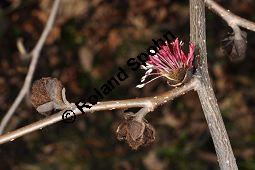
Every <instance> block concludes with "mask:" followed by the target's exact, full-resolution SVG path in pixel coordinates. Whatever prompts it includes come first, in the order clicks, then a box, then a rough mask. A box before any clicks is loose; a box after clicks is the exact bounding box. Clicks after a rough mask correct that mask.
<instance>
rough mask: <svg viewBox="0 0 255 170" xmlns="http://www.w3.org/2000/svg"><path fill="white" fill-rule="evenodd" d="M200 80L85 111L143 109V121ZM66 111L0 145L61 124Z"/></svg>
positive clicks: (11, 135) (10, 134)
mask: <svg viewBox="0 0 255 170" xmlns="http://www.w3.org/2000/svg"><path fill="white" fill-rule="evenodd" d="M198 84H199V82H198V78H197V77H193V78H192V79H191V81H189V82H188V83H186V84H185V85H183V86H181V87H177V88H174V89H173V90H170V91H168V92H165V93H163V94H161V95H158V96H154V97H145V98H138V99H128V100H116V101H106V102H99V103H98V104H96V105H94V106H93V107H91V108H90V109H88V108H84V109H83V111H84V112H85V113H93V112H95V111H102V110H114V109H127V108H141V110H139V111H138V112H137V113H136V118H137V119H141V118H143V117H144V116H145V115H146V114H147V113H148V112H151V111H153V110H154V109H155V108H156V107H158V106H159V105H161V104H164V103H166V102H168V101H170V100H173V99H174V98H176V97H178V96H180V95H183V94H185V93H186V92H188V91H190V90H193V89H194V90H196V89H197V86H198ZM71 109H72V111H73V112H74V113H75V115H81V114H82V113H81V111H80V110H79V109H78V108H76V107H74V108H71ZM65 111H66V110H63V111H60V112H58V113H56V114H54V115H51V116H49V117H46V118H44V119H42V120H40V121H37V122H35V123H32V124H30V125H27V126H25V127H22V128H20V129H17V130H15V131H12V132H8V133H6V134H4V135H1V136H0V144H3V143H6V142H9V141H13V140H14V139H16V138H18V137H21V136H23V135H25V134H28V133H31V132H33V131H36V130H39V129H42V128H44V127H46V126H49V125H51V124H54V123H56V122H59V121H61V120H63V119H62V116H63V113H64V112H65Z"/></svg>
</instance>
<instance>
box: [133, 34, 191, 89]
mask: <svg viewBox="0 0 255 170" xmlns="http://www.w3.org/2000/svg"><path fill="white" fill-rule="evenodd" d="M182 46H183V42H182V41H181V42H179V40H178V38H176V39H175V40H174V41H173V42H172V43H169V44H168V43H165V45H162V46H161V49H159V52H158V53H156V54H155V55H153V56H149V60H148V61H147V62H146V65H145V66H144V65H142V66H141V67H142V69H144V70H146V73H145V75H144V76H143V77H142V79H141V83H142V84H139V85H137V86H136V87H138V88H142V87H144V86H145V85H146V84H148V83H150V82H152V81H154V80H156V79H158V78H160V77H165V78H167V80H168V83H169V84H170V85H171V86H179V85H181V84H183V83H184V82H186V81H187V80H189V78H190V77H191V75H192V72H193V59H194V50H195V45H194V44H193V43H190V45H189V53H188V54H185V53H184V52H183V50H182ZM149 76H156V77H154V78H153V79H151V80H150V81H148V82H145V79H146V78H147V77H149Z"/></svg>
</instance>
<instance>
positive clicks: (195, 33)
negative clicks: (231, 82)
mask: <svg viewBox="0 0 255 170" xmlns="http://www.w3.org/2000/svg"><path fill="white" fill-rule="evenodd" d="M205 33H206V26H205V4H204V1H203V0H190V38H191V42H194V43H195V44H196V47H197V50H198V54H199V55H198V57H197V61H198V65H199V67H198V69H197V72H198V75H199V77H200V81H199V82H200V85H199V86H198V89H197V93H198V96H199V99H200V102H201V105H202V109H203V111H204V115H205V118H206V121H207V124H208V127H209V130H210V133H211V136H212V139H213V143H214V147H215V150H216V154H217V157H218V161H219V165H220V168H221V169H222V170H236V169H238V167H237V164H236V161H235V157H234V154H233V151H232V148H231V144H230V141H229V138H228V135H227V131H226V129H225V125H224V122H223V120H222V117H221V113H220V109H219V106H218V104H217V100H216V97H215V94H214V91H213V88H212V84H211V82H210V77H209V73H208V67H207V52H206V34H205Z"/></svg>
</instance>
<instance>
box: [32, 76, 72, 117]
mask: <svg viewBox="0 0 255 170" xmlns="http://www.w3.org/2000/svg"><path fill="white" fill-rule="evenodd" d="M30 98H31V102H32V104H33V106H34V107H35V108H36V110H37V111H38V112H39V113H43V114H45V113H46V114H48V113H49V112H50V111H52V110H57V109H63V108H65V107H66V104H68V103H66V99H65V88H63V85H62V83H61V82H60V81H59V80H57V79H56V78H51V77H47V78H42V79H40V80H37V81H35V82H34V83H33V86H32V93H31V97H30Z"/></svg>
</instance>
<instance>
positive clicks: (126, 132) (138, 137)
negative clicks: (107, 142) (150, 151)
mask: <svg viewBox="0 0 255 170" xmlns="http://www.w3.org/2000/svg"><path fill="white" fill-rule="evenodd" d="M116 134H117V139H118V140H125V141H126V142H127V143H128V145H129V146H130V147H131V148H132V149H135V150H136V149H138V148H139V147H140V146H147V145H149V144H151V143H152V142H153V141H154V140H155V130H154V128H153V127H152V126H151V125H150V124H148V123H145V122H138V121H136V120H125V121H124V122H122V123H121V124H120V125H119V127H118V129H117V131H116Z"/></svg>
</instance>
